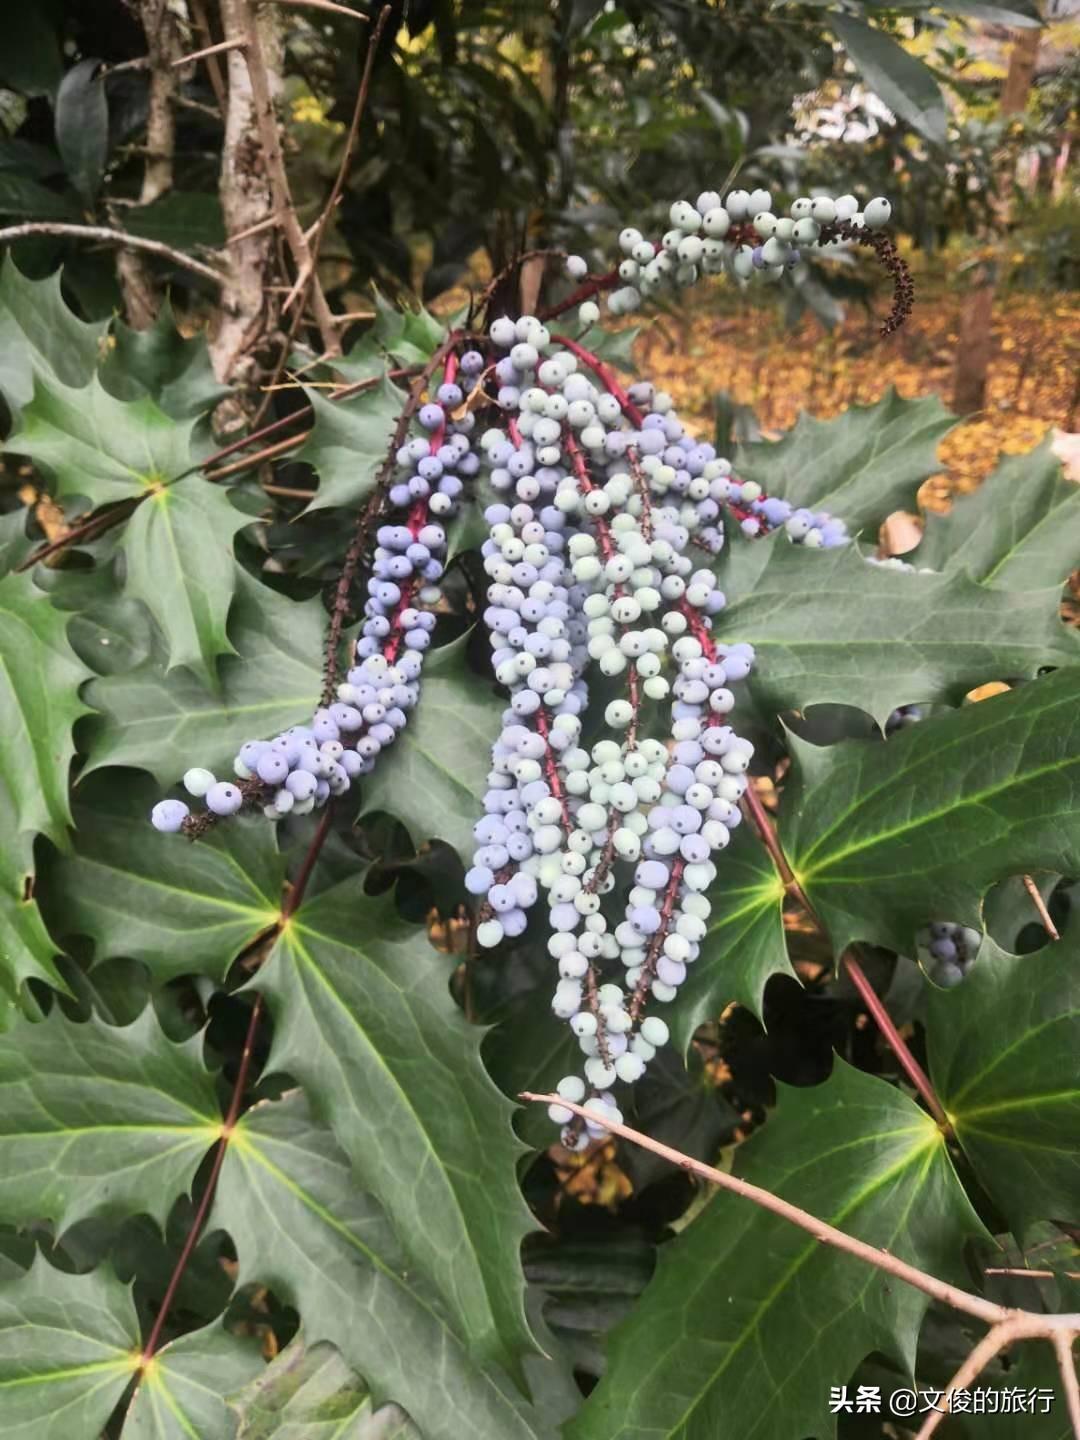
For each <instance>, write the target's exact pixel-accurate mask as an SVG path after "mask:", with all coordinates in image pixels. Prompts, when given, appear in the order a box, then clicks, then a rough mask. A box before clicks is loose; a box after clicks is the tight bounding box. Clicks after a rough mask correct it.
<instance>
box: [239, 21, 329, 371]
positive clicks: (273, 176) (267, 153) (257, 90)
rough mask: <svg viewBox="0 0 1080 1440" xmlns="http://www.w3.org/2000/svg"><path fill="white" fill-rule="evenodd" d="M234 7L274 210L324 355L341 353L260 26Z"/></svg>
mask: <svg viewBox="0 0 1080 1440" xmlns="http://www.w3.org/2000/svg"><path fill="white" fill-rule="evenodd" d="M235 4H236V10H237V13H238V15H239V17H240V19H241V23H242V25H243V29H244V37H243V38H244V39H245V41H246V44H245V48H244V57H245V59H246V61H247V69H248V74H249V75H250V77H251V90H252V94H253V96H254V100H255V123H256V125H257V127H258V131H259V138H260V140H261V142H262V151H263V163H264V165H265V166H266V173H267V175H268V177H269V180H270V188H271V191H272V192H273V196H274V209H275V210H276V211H278V212H279V213H280V215H281V226H282V230H283V231H284V233H285V239H286V240H287V241H288V245H289V249H290V251H291V252H292V257H293V261H294V263H295V265H296V269H297V272H298V274H299V275H300V276H303V277H307V281H306V283H307V285H308V286H309V287H310V295H311V310H312V314H313V315H314V317H315V323H316V325H317V326H318V327H319V334H320V336H321V337H322V347H323V350H324V351H325V352H326V354H327V355H340V354H341V338H340V336H339V335H338V332H337V327H336V326H335V325H334V317H333V314H332V313H331V310H330V306H329V305H328V304H327V301H326V296H325V295H324V294H323V290H322V286H321V285H320V284H319V277H318V275H316V273H315V269H314V264H313V261H312V254H311V248H310V246H309V245H308V242H307V238H306V236H305V235H304V231H303V228H302V226H301V224H300V218H299V216H298V215H297V213H296V207H295V205H294V204H293V198H292V191H291V190H290V189H289V177H288V174H287V172H286V169H285V157H284V155H283V154H282V151H281V137H280V135H279V134H278V122H277V114H276V112H275V109H274V97H273V95H272V94H271V93H270V76H269V71H268V69H267V65H266V59H265V56H264V54H263V47H262V41H261V38H260V35H259V27H258V25H257V24H256V21H255V16H254V13H253V11H252V8H251V3H250V0H235Z"/></svg>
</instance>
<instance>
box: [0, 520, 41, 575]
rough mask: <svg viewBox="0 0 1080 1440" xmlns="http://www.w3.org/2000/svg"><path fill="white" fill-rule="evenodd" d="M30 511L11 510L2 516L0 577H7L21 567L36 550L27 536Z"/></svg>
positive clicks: (0, 523) (0, 527)
mask: <svg viewBox="0 0 1080 1440" xmlns="http://www.w3.org/2000/svg"><path fill="white" fill-rule="evenodd" d="M29 514H30V512H29V510H23V509H18V510H9V511H8V513H7V514H6V515H0V575H7V574H9V573H10V572H11V571H12V570H14V569H15V567H16V565H20V564H21V563H22V562H23V560H25V559H26V557H27V555H29V554H30V551H31V550H32V549H33V548H34V544H33V541H32V540H30V539H29V538H28V536H27V534H26V521H27V518H28V516H29Z"/></svg>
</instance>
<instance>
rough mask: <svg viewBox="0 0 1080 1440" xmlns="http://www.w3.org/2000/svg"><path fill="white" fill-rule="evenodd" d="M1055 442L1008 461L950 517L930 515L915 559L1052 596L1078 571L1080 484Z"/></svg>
mask: <svg viewBox="0 0 1080 1440" xmlns="http://www.w3.org/2000/svg"><path fill="white" fill-rule="evenodd" d="M1052 443H1053V437H1052V436H1047V438H1046V439H1045V440H1044V441H1043V443H1042V444H1041V445H1040V446H1039V448H1038V449H1037V450H1032V451H1031V452H1030V453H1029V454H1026V455H1009V456H1007V457H1005V458H1004V459H1003V460H1002V462H1001V464H1000V465H999V466H998V467H997V469H996V470H995V471H994V473H993V474H992V475H991V476H989V477H988V478H987V479H986V480H984V481H983V483H982V484H981V485H980V486H979V488H978V490H976V491H975V492H974V494H972V495H961V496H959V497H958V498H957V499H956V500H955V502H954V503H953V507H952V509H951V510H950V511H949V512H948V514H946V515H938V514H934V513H931V514H929V515H927V517H926V533H925V535H924V537H923V540H922V543H921V544H920V545H919V547H918V549H917V550H916V551H915V554H914V555H913V556H910V557H909V558H910V559H911V560H912V561H913V563H914V564H916V565H928V566H929V567H930V568H931V569H932V570H966V571H967V573H968V574H969V575H970V576H971V577H972V579H973V580H979V581H981V582H982V584H984V585H989V586H992V587H993V588H994V589H995V590H1008V591H1012V592H1016V591H1027V590H1044V589H1046V588H1047V587H1048V586H1050V585H1053V584H1059V585H1061V584H1064V582H1065V581H1066V580H1067V579H1068V577H1069V575H1070V573H1071V572H1072V570H1073V569H1074V568H1075V566H1076V556H1077V548H1078V547H1077V534H1078V529H1080V485H1077V484H1076V483H1075V482H1073V481H1070V480H1066V479H1065V477H1064V475H1063V474H1062V472H1061V461H1060V460H1059V459H1058V458H1057V456H1056V455H1055V454H1054V452H1053V449H1052V448H1051V446H1052Z"/></svg>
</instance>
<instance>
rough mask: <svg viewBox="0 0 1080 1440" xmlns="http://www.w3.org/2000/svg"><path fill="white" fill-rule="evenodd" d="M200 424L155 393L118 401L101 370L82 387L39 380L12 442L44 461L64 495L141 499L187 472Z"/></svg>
mask: <svg viewBox="0 0 1080 1440" xmlns="http://www.w3.org/2000/svg"><path fill="white" fill-rule="evenodd" d="M193 423H194V422H193V421H185V422H180V421H177V420H173V419H171V418H170V417H169V416H168V415H166V414H165V412H164V411H163V410H159V409H158V407H157V405H155V404H154V402H153V400H151V399H150V397H149V396H148V395H143V396H140V398H139V399H137V400H117V399H116V397H115V396H114V395H110V394H109V392H108V391H107V390H106V389H105V387H104V386H103V385H102V383H101V381H100V379H99V378H98V377H97V376H96V375H95V376H94V378H93V379H92V380H91V381H90V383H89V384H88V385H84V386H83V387H82V388H81V389H78V390H75V389H72V388H71V387H69V386H67V385H62V384H61V383H60V382H59V381H58V380H47V379H39V380H38V382H37V384H36V385H35V386H34V395H33V399H32V400H30V401H29V402H28V403H27V404H26V405H24V407H23V412H22V419H21V423H20V425H19V426H18V428H17V429H16V430H14V431H13V432H12V434H11V437H10V439H9V440H8V447H9V448H10V449H11V450H14V451H15V452H16V453H17V454H19V455H26V456H28V457H29V458H30V459H31V460H33V461H34V463H35V464H36V465H42V466H44V467H45V469H46V470H48V471H49V472H50V473H51V474H52V475H53V476H54V477H55V480H56V493H57V495H58V496H60V497H61V498H68V497H70V496H78V495H81V496H85V497H86V499H87V500H89V501H90V503H91V504H92V505H107V504H110V503H112V502H113V501H116V500H137V499H139V498H140V497H142V496H144V495H145V494H146V493H147V491H149V490H153V489H155V488H157V487H159V486H161V485H163V484H165V483H166V482H168V481H170V480H172V479H175V477H176V476H178V475H181V474H183V472H184V471H185V470H187V469H188V467H189V466H190V464H191V443H190V442H191V430H192V425H193Z"/></svg>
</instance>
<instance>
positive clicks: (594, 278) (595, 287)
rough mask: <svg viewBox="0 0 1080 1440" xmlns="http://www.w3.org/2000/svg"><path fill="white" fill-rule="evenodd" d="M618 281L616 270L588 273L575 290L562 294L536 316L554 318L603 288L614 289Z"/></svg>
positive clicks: (592, 296) (600, 293) (590, 297)
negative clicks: (600, 273) (597, 273)
mask: <svg viewBox="0 0 1080 1440" xmlns="http://www.w3.org/2000/svg"><path fill="white" fill-rule="evenodd" d="M618 283H619V272H618V270H609V271H608V272H607V274H606V275H590V276H589V277H588V279H586V280H584V281H583V282H582V283H581V284H580V285H579V286H578V287H577V289H576V290H572V291H571V292H570V294H569V295H564V296H563V298H562V299H561V300H560V301H559V302H558V304H556V305H549V306H548V307H547V309H546V310H541V311H540V312H539V314H538V317H537V318H538V319H540V320H543V321H548V320H554V319H556V318H557V317H558V316H559V315H565V314H566V312H567V311H568V310H573V309H574V308H575V306H577V305H580V304H581V303H582V301H584V300H592V299H595V297H596V296H597V295H602V294H603V293H604V291H605V290H614V289H615V286H616V285H618Z"/></svg>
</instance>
